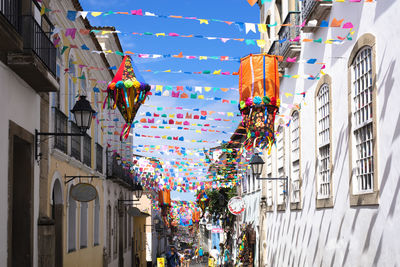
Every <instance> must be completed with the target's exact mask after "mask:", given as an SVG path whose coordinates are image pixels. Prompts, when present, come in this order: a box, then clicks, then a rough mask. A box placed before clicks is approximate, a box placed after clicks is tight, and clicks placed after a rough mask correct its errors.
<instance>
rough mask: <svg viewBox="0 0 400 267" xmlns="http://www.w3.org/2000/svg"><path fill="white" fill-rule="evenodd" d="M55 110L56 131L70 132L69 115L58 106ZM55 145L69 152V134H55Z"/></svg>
mask: <svg viewBox="0 0 400 267" xmlns="http://www.w3.org/2000/svg"><path fill="white" fill-rule="evenodd" d="M53 110H54V127H55V132H56V133H67V132H68V117H67V116H66V115H65V114H64V113H63V112H61V111H60V110H59V109H58V108H53ZM54 147H55V148H57V149H59V150H61V151H62V152H64V153H67V149H68V148H67V136H54Z"/></svg>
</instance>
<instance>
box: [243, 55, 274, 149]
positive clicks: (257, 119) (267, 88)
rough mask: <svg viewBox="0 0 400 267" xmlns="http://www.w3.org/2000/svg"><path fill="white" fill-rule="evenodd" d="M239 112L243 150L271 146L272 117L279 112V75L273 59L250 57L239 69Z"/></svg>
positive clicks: (272, 135)
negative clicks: (243, 132)
mask: <svg viewBox="0 0 400 267" xmlns="http://www.w3.org/2000/svg"><path fill="white" fill-rule="evenodd" d="M239 93H240V104H239V110H240V112H241V114H242V126H243V127H244V128H245V129H246V132H247V139H246V141H245V142H244V144H243V145H244V147H245V148H246V149H249V148H251V147H255V146H261V147H262V148H264V147H266V146H271V144H272V143H273V141H274V124H275V115H276V113H277V112H278V110H279V106H280V99H279V72H278V59H277V57H276V56H272V55H267V54H256V55H253V54H250V55H248V56H246V57H244V58H242V59H241V63H240V69H239Z"/></svg>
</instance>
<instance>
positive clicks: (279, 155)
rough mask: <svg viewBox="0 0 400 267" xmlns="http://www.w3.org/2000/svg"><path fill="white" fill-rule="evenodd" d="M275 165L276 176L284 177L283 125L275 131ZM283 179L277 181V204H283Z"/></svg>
mask: <svg viewBox="0 0 400 267" xmlns="http://www.w3.org/2000/svg"><path fill="white" fill-rule="evenodd" d="M276 161H277V162H276V163H277V164H276V166H277V169H278V177H280V178H283V177H286V173H285V128H284V127H283V126H281V125H280V126H278V129H277V131H276ZM285 194H286V192H285V181H280V180H278V181H277V194H276V195H277V204H278V209H280V206H279V205H283V204H285Z"/></svg>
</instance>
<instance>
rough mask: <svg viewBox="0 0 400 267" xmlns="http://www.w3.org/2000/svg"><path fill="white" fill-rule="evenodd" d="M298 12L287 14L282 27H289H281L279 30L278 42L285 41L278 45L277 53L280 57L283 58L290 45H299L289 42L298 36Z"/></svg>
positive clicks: (298, 43)
mask: <svg viewBox="0 0 400 267" xmlns="http://www.w3.org/2000/svg"><path fill="white" fill-rule="evenodd" d="M300 23H301V22H300V12H298V11H292V12H289V14H288V15H287V17H286V19H285V22H284V23H283V24H284V25H289V26H283V27H282V28H281V29H280V30H279V33H278V35H279V39H280V40H285V41H283V42H281V43H280V44H279V47H280V49H279V52H280V55H281V56H285V55H286V53H287V50H288V49H289V48H290V46H291V45H293V44H294V45H300V42H292V41H290V40H293V39H295V38H296V37H298V36H299V35H300V27H297V26H298V25H300Z"/></svg>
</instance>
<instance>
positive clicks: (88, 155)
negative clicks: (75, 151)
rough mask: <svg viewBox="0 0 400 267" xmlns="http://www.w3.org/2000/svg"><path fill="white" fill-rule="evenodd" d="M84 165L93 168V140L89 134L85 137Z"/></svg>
mask: <svg viewBox="0 0 400 267" xmlns="http://www.w3.org/2000/svg"><path fill="white" fill-rule="evenodd" d="M83 163H85V164H86V165H87V166H89V167H91V166H92V138H90V136H89V135H88V134H85V136H84V137H83Z"/></svg>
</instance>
